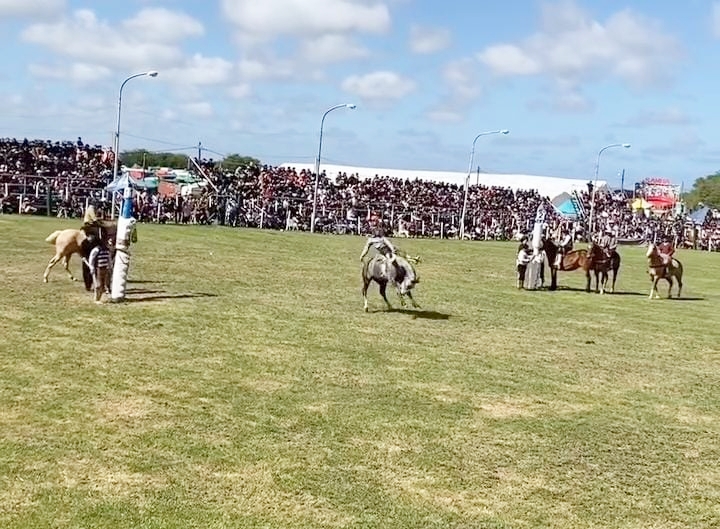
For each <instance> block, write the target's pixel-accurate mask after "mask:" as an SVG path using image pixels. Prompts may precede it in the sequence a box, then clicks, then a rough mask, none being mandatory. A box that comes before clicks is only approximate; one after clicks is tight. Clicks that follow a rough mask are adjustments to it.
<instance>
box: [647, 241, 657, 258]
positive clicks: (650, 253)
mask: <svg viewBox="0 0 720 529" xmlns="http://www.w3.org/2000/svg"><path fill="white" fill-rule="evenodd" d="M656 255H658V249H657V246H655V243H652V242H651V243H648V249H647V252H646V253H645V257H655V256H656Z"/></svg>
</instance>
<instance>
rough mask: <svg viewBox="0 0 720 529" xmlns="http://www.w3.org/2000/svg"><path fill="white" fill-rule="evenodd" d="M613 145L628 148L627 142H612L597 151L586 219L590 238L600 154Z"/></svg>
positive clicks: (593, 224)
mask: <svg viewBox="0 0 720 529" xmlns="http://www.w3.org/2000/svg"><path fill="white" fill-rule="evenodd" d="M614 147H623V148H625V149H629V148H630V144H629V143H613V144H611V145H606V146H605V147H603V148H602V149H600V150H599V151H598V154H597V160H596V161H595V176H594V179H593V189H592V196H591V197H590V220H589V221H588V238H589V239H592V236H593V229H594V228H595V193H597V180H598V173H599V172H600V155H601V154H602V153H603V152H605V151H606V150H607V149H612V148H614Z"/></svg>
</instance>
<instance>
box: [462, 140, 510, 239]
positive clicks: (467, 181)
mask: <svg viewBox="0 0 720 529" xmlns="http://www.w3.org/2000/svg"><path fill="white" fill-rule="evenodd" d="M509 133H510V131H509V130H507V129H504V130H491V131H488V132H481V133H480V134H478V135H477V136H475V139H474V140H473V142H472V148H471V149H470V163H469V164H468V172H467V176H466V177H465V191H464V197H463V207H462V216H461V217H460V240H462V239H463V238H464V237H465V214H466V213H467V200H468V191H469V189H470V175H471V173H472V166H473V159H474V158H475V143H476V142H477V141H478V138H480V137H481V136H488V135H490V134H509Z"/></svg>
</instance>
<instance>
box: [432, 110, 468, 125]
mask: <svg viewBox="0 0 720 529" xmlns="http://www.w3.org/2000/svg"><path fill="white" fill-rule="evenodd" d="M427 117H428V119H430V120H431V121H438V122H440V123H459V122H461V121H462V120H463V117H464V116H463V114H462V113H461V112H459V111H457V110H451V109H447V108H441V107H440V108H436V109H434V110H431V111H430V112H428V114H427Z"/></svg>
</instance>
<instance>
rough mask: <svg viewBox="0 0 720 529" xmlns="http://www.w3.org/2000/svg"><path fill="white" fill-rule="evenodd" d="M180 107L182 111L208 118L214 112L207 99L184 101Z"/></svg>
mask: <svg viewBox="0 0 720 529" xmlns="http://www.w3.org/2000/svg"><path fill="white" fill-rule="evenodd" d="M181 108H182V110H183V111H184V112H186V113H188V114H190V115H191V116H194V117H198V118H209V117H211V116H212V115H213V114H214V113H215V111H214V109H213V106H212V105H211V104H210V103H209V102H207V101H196V102H194V103H186V104H184V105H182V106H181Z"/></svg>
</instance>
